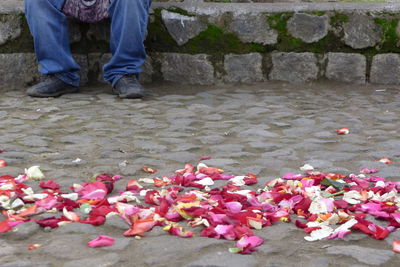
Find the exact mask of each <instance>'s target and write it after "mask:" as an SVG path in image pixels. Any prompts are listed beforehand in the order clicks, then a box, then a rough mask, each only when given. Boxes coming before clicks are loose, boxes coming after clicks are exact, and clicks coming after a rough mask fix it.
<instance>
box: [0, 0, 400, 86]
mask: <svg viewBox="0 0 400 267" xmlns="http://www.w3.org/2000/svg"><path fill="white" fill-rule="evenodd" d="M231 2H233V1H231ZM236 2H237V1H236ZM241 2H243V1H241ZM253 2H255V1H253ZM258 2H260V1H258ZM399 20H400V4H384V3H373V4H365V3H299V4H294V3H270V4H268V3H251V4H249V3H248V4H246V3H210V2H203V1H197V0H185V1H173V2H171V1H163V2H154V3H153V6H152V11H151V18H150V24H149V28H148V36H147V39H146V47H147V50H148V52H149V58H148V60H147V62H146V63H145V65H144V67H143V69H144V72H143V75H142V77H141V79H142V81H144V82H150V81H155V80H165V81H171V82H179V83H188V84H203V85H208V84H215V83H221V82H225V83H253V82H260V81H267V80H279V81H287V82H293V83H303V82H310V81H314V80H319V79H327V80H332V81H339V82H347V83H360V84H361V83H366V82H371V83H379V84H400V73H399V72H400V56H399V54H398V53H399V52H400V25H399ZM108 26H109V22H108V21H105V22H103V23H100V24H94V25H88V24H80V23H78V22H74V21H71V23H70V36H71V47H72V50H73V52H74V55H75V57H76V59H77V62H78V63H80V65H81V66H82V76H83V79H82V80H83V82H84V83H86V82H87V81H102V77H101V66H102V65H103V64H104V63H105V62H107V61H108V60H109V59H110V54H109V53H108V42H107V40H108V36H109V30H108ZM0 69H1V72H2V75H1V76H0V88H20V87H25V86H27V85H29V84H32V83H34V82H36V81H37V80H38V79H40V75H39V74H38V73H37V71H36V62H35V57H34V54H33V44H32V39H31V37H30V34H29V30H28V27H27V25H26V22H25V19H24V16H23V8H22V1H19V0H12V1H9V0H2V1H0Z"/></svg>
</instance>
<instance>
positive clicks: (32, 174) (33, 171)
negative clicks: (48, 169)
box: [25, 166, 45, 180]
mask: <svg viewBox="0 0 400 267" xmlns="http://www.w3.org/2000/svg"><path fill="white" fill-rule="evenodd" d="M25 174H26V175H28V179H32V180H43V179H44V178H45V177H44V174H43V173H42V171H41V170H40V167H39V166H32V167H30V168H29V169H25Z"/></svg>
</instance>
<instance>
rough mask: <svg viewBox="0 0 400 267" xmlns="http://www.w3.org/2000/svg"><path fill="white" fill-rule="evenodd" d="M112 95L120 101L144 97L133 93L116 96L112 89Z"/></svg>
mask: <svg viewBox="0 0 400 267" xmlns="http://www.w3.org/2000/svg"><path fill="white" fill-rule="evenodd" d="M112 93H113V94H114V95H117V96H118V97H119V98H122V99H138V98H143V97H144V96H145V95H144V94H136V93H134V94H118V93H117V92H116V91H115V89H114V88H113V89H112Z"/></svg>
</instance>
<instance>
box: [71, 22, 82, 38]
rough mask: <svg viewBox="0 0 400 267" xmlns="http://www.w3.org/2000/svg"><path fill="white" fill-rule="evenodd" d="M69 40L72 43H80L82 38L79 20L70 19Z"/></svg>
mask: <svg viewBox="0 0 400 267" xmlns="http://www.w3.org/2000/svg"><path fill="white" fill-rule="evenodd" d="M68 33H69V41H70V42H71V43H78V42H80V41H81V39H82V34H81V28H80V25H79V23H78V22H77V21H74V20H69V21H68Z"/></svg>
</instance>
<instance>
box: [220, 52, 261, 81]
mask: <svg viewBox="0 0 400 267" xmlns="http://www.w3.org/2000/svg"><path fill="white" fill-rule="evenodd" d="M224 68H225V72H226V73H227V75H226V76H225V77H224V80H225V81H226V82H230V83H236V82H240V83H252V82H260V81H262V80H263V71H262V56H261V55H260V54H258V53H251V54H245V55H234V54H229V55H226V56H225V60H224Z"/></svg>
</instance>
